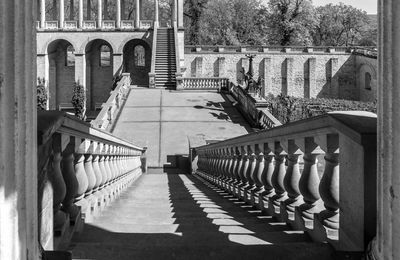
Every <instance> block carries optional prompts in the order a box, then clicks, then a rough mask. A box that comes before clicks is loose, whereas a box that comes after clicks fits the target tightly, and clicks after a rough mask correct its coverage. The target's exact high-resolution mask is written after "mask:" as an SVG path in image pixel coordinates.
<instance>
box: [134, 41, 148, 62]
mask: <svg viewBox="0 0 400 260" xmlns="http://www.w3.org/2000/svg"><path fill="white" fill-rule="evenodd" d="M134 53H135V66H137V67H145V66H146V58H145V54H146V53H145V50H144V47H143V46H142V45H137V46H136V47H135V49H134Z"/></svg>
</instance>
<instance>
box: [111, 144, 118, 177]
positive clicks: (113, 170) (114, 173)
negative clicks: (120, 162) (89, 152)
mask: <svg viewBox="0 0 400 260" xmlns="http://www.w3.org/2000/svg"><path fill="white" fill-rule="evenodd" d="M115 150H116V147H115V146H114V145H110V153H109V166H110V171H111V178H110V182H111V183H114V182H115V178H116V177H117V173H118V171H117V169H116V165H115Z"/></svg>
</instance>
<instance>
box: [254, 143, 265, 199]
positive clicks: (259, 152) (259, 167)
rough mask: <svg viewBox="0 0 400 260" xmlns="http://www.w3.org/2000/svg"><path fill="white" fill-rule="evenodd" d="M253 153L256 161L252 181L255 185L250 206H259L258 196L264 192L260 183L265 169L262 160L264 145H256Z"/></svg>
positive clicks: (263, 160) (263, 159)
mask: <svg viewBox="0 0 400 260" xmlns="http://www.w3.org/2000/svg"><path fill="white" fill-rule="evenodd" d="M255 153H256V158H255V160H256V161H257V164H256V169H255V170H254V176H253V181H254V184H255V189H254V193H253V194H252V200H251V203H252V205H254V206H256V205H259V202H260V196H262V193H263V192H264V186H263V183H262V174H263V171H264V168H265V158H264V144H263V143H261V144H256V145H255Z"/></svg>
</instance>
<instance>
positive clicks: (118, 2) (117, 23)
mask: <svg viewBox="0 0 400 260" xmlns="http://www.w3.org/2000/svg"><path fill="white" fill-rule="evenodd" d="M116 8H117V20H116V27H117V28H121V0H117V4H116Z"/></svg>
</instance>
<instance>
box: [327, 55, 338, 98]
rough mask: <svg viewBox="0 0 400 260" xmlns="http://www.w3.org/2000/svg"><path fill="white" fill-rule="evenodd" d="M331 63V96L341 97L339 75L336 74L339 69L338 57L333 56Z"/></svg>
mask: <svg viewBox="0 0 400 260" xmlns="http://www.w3.org/2000/svg"><path fill="white" fill-rule="evenodd" d="M329 64H330V68H329V69H330V71H329V73H330V87H331V88H330V93H329V94H330V98H339V77H338V76H337V75H336V74H337V72H338V69H339V62H338V58H332V59H330V61H329Z"/></svg>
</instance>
